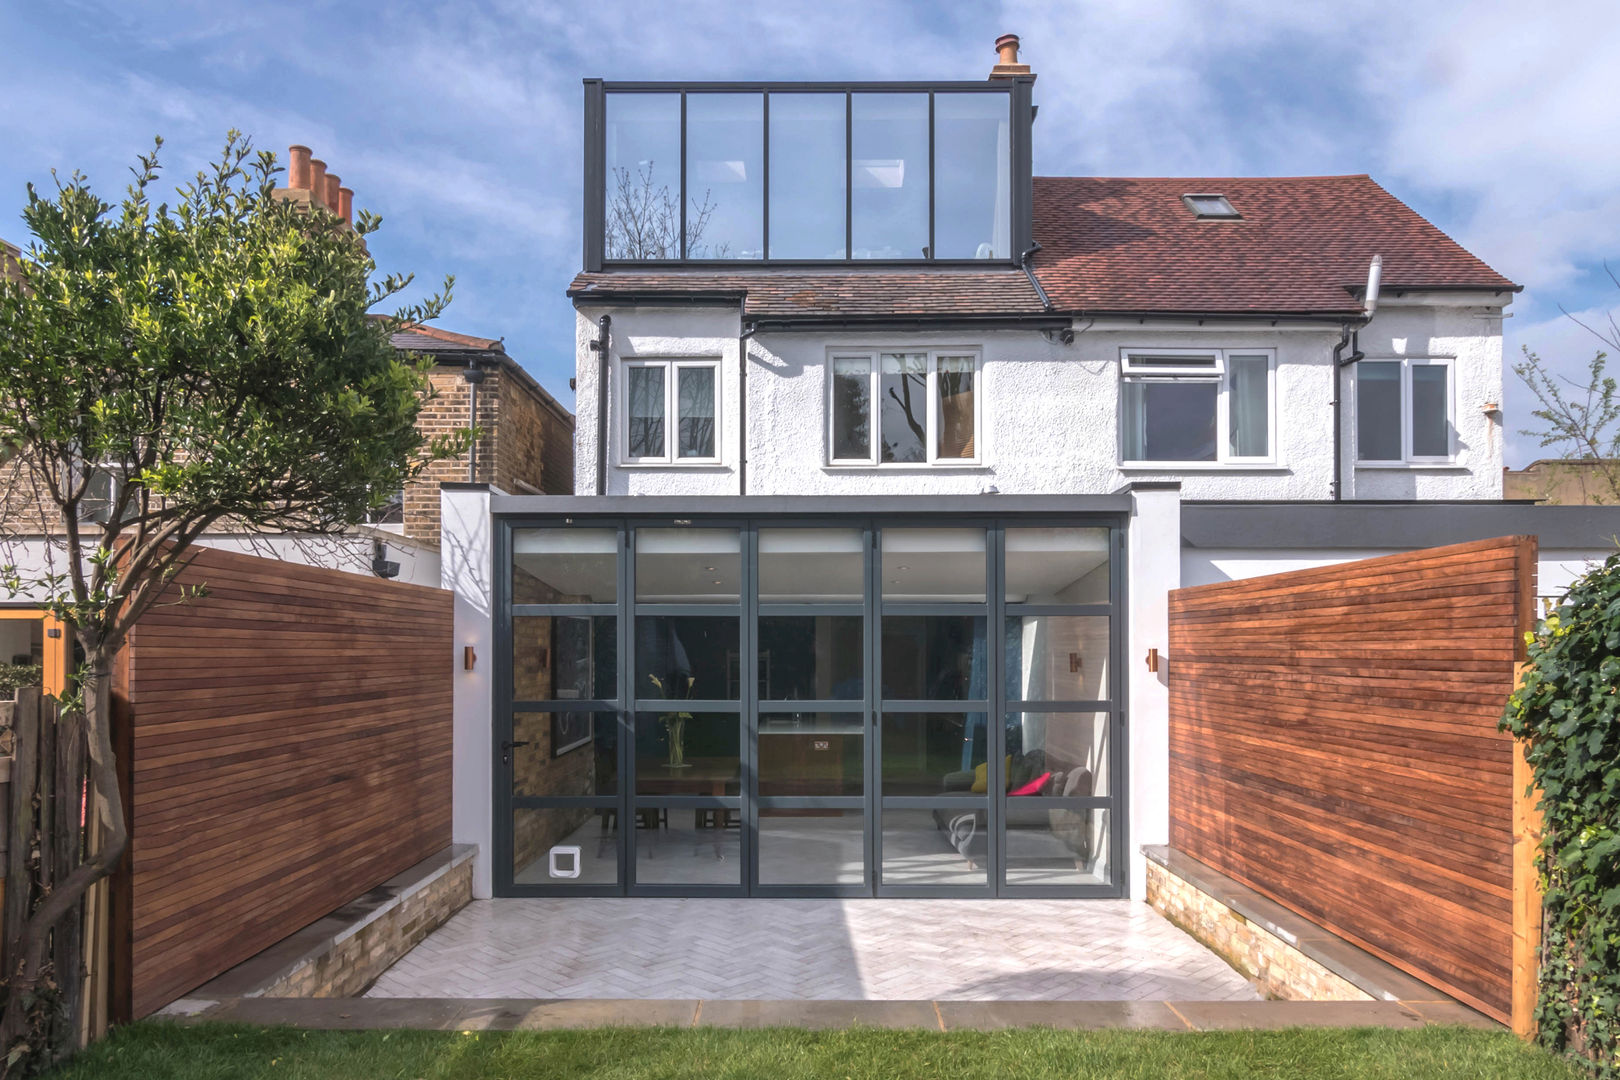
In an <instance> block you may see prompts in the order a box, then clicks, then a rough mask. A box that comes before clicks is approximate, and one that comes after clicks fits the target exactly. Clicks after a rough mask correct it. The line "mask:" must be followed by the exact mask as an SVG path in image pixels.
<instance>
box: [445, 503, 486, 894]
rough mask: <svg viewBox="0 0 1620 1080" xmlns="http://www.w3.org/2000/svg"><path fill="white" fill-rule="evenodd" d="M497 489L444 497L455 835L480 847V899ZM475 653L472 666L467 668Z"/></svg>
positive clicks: (475, 880) (475, 890) (475, 886)
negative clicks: (451, 602) (450, 595)
mask: <svg viewBox="0 0 1620 1080" xmlns="http://www.w3.org/2000/svg"><path fill="white" fill-rule="evenodd" d="M489 500H490V490H489V489H488V488H486V487H482V486H476V487H475V486H473V485H451V484H446V485H445V486H444V487H443V488H441V489H440V492H439V511H440V518H439V520H440V567H441V574H442V579H441V582H442V585H443V587H444V588H446V589H449V590H451V591H452V592H454V593H455V594H456V600H455V648H456V656H457V664H456V673H455V693H454V709H455V725H454V732H455V735H454V738H455V750H454V754H453V764H452V768H453V770H454V781H453V799H454V811H453V814H452V820H451V835H452V838H453V840H454V842H455V843H457V844H471V845H473V846H474V847H476V848H477V849H478V854H477V855H476V856H475V858H474V860H473V875H472V894H473V898H474V899H477V900H487V899H489V897H490V896H491V895H493V893H494V866H493V863H492V858H493V853H494V798H493V795H494V789H493V786H492V784H493V775H492V774H493V762H494V751H495V747H494V743H493V739H494V731H495V726H494V718H493V716H492V715H491V702H492V700H493V689H494V684H493V678H492V676H493V673H494V670H495V595H496V594H495V551H494V533H493V528H494V523H493V520H492V519H491V517H490V506H489ZM469 648H470V649H471V650H472V663H471V666H470V667H469V666H468V665H467V663H466V662H465V659H466V657H467V653H466V652H465V650H467V649H469Z"/></svg>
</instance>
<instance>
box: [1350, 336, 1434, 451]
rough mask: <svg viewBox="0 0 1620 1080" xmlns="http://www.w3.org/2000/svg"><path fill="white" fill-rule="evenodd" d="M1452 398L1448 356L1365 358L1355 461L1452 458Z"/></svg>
mask: <svg viewBox="0 0 1620 1080" xmlns="http://www.w3.org/2000/svg"><path fill="white" fill-rule="evenodd" d="M1451 399H1452V390H1451V362H1450V361H1449V360H1430V359H1413V358H1403V359H1391V360H1363V361H1361V362H1360V363H1359V364H1357V365H1356V460H1357V461H1358V462H1361V463H1362V464H1372V465H1405V464H1422V463H1425V462H1449V461H1450V460H1451V458H1452V450H1451V427H1452V407H1451Z"/></svg>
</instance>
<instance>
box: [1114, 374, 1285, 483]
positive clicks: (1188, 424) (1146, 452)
mask: <svg viewBox="0 0 1620 1080" xmlns="http://www.w3.org/2000/svg"><path fill="white" fill-rule="evenodd" d="M1275 366H1276V356H1275V354H1274V353H1273V352H1272V351H1271V350H1268V349H1158V350H1151V351H1149V350H1132V349H1127V350H1125V351H1124V352H1123V354H1122V355H1121V359H1120V424H1119V428H1120V461H1121V462H1122V463H1123V464H1126V465H1133V464H1154V465H1159V464H1230V465H1242V464H1246V463H1266V462H1270V461H1272V460H1274V455H1275V449H1274V443H1275V441H1276V436H1275V427H1276V424H1275V416H1276V402H1275V391H1274V383H1275V379H1274V374H1273V373H1274V370H1275Z"/></svg>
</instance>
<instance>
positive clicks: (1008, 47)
mask: <svg viewBox="0 0 1620 1080" xmlns="http://www.w3.org/2000/svg"><path fill="white" fill-rule="evenodd" d="M1021 75H1028V76H1029V77H1030V78H1032V79H1033V78H1034V77H1035V76H1034V74H1033V73H1032V72H1031V71H1030V70H1029V65H1028V64H1020V63H1019V62H1018V35H1017V34H1002V35H1001V36H1000V37H998V38H996V66H995V67H993V68H991V69H990V77H991V78H992V79H1013V78H1017V77H1019V76H1021Z"/></svg>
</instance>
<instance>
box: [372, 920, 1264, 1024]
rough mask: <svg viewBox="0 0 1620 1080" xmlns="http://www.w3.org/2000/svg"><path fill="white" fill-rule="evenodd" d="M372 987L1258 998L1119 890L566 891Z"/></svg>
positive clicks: (907, 997) (656, 995)
mask: <svg viewBox="0 0 1620 1080" xmlns="http://www.w3.org/2000/svg"><path fill="white" fill-rule="evenodd" d="M367 996H368V997H371V998H401V997H403V998H526V999H552V998H604V999H611V998H650V999H691V998H703V999H707V1000H722V1001H737V1000H768V1001H780V1000H790V999H805V1000H829V1001H933V1000H939V1001H1125V1000H1134V1001H1165V1000H1172V1001H1182V1000H1222V1001H1258V1000H1259V997H1260V995H1259V994H1258V993H1257V992H1256V991H1255V989H1254V988H1253V987H1252V986H1251V985H1250V984H1249V982H1248V981H1247V980H1246V979H1244V977H1243V976H1242V975H1240V974H1239V973H1238V972H1236V971H1235V970H1233V969H1232V968H1231V967H1230V966H1229V965H1228V964H1227V963H1226V962H1225V961H1223V960H1222V959H1220V957H1218V956H1216V955H1215V954H1214V953H1213V952H1211V951H1209V950H1208V949H1206V948H1205V947H1204V946H1202V945H1200V944H1199V943H1198V942H1197V941H1195V940H1193V938H1191V937H1190V936H1188V935H1187V934H1185V933H1184V932H1182V931H1181V930H1179V929H1177V928H1176V927H1175V926H1173V925H1171V924H1170V923H1169V922H1168V921H1166V920H1165V919H1164V918H1163V917H1161V916H1160V915H1159V914H1158V913H1157V912H1155V911H1154V910H1153V909H1152V908H1150V907H1148V906H1147V905H1145V904H1139V903H1134V902H1132V901H1127V900H1104V901H1097V900H996V901H992V902H983V901H971V900H869V899H863V900H836V899H829V900H763V899H690V898H689V899H627V898H605V899H602V898H592V899H585V898H579V899H574V898H567V899H523V900H517V899H512V900H486V901H478V902H475V903H473V904H470V905H468V907H466V908H465V909H463V910H462V911H461V912H459V913H458V914H457V915H456V916H455V917H454V918H452V919H451V920H450V921H449V922H448V923H446V924H445V925H444V926H443V927H441V928H440V929H439V930H438V931H436V932H435V933H433V934H432V935H430V936H429V937H428V938H427V939H426V940H425V941H424V942H423V943H422V944H421V945H419V946H418V947H417V948H416V949H414V950H412V951H411V952H410V953H408V954H407V955H406V956H405V957H403V958H402V959H401V960H400V961H399V963H397V964H395V965H394V966H393V967H392V968H390V969H389V970H388V971H387V972H385V973H384V974H383V975H382V977H381V978H379V979H378V980H377V982H376V983H375V984H374V985H373V986H372V987H371V989H370V990H369V991H368V992H367Z"/></svg>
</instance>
